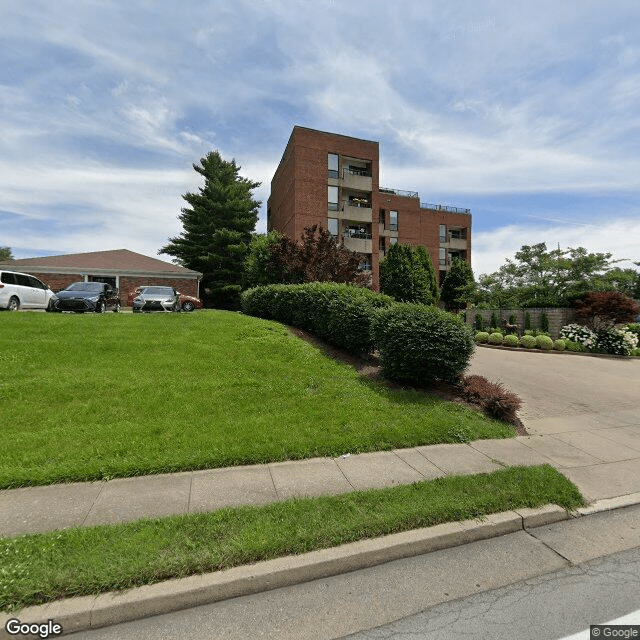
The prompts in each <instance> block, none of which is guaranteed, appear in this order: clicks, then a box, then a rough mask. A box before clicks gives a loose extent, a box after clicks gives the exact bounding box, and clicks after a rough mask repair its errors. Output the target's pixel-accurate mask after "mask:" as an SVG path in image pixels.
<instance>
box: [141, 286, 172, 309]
mask: <svg viewBox="0 0 640 640" xmlns="http://www.w3.org/2000/svg"><path fill="white" fill-rule="evenodd" d="M142 311H145V312H146V311H180V294H179V293H178V292H177V291H176V290H175V289H174V288H172V287H158V286H156V287H144V288H143V289H142V291H140V293H139V294H138V295H137V297H136V298H134V300H133V313H140V312H142Z"/></svg>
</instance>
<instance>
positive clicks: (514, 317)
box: [509, 313, 518, 324]
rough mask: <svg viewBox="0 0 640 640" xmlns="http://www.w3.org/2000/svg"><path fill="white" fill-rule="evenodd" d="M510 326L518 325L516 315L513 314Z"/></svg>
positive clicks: (510, 318)
mask: <svg viewBox="0 0 640 640" xmlns="http://www.w3.org/2000/svg"><path fill="white" fill-rule="evenodd" d="M509 324H518V319H517V318H516V314H515V313H512V314H511V315H510V316H509Z"/></svg>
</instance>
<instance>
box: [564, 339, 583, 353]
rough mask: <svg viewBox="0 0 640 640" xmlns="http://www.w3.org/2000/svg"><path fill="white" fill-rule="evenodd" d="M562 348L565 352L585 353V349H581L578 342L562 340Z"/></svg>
mask: <svg viewBox="0 0 640 640" xmlns="http://www.w3.org/2000/svg"><path fill="white" fill-rule="evenodd" d="M564 348H565V349H566V350H567V351H573V352H574V353H584V352H585V351H587V348H586V347H583V346H582V345H581V344H580V343H579V342H574V341H573V340H567V339H566V338H564Z"/></svg>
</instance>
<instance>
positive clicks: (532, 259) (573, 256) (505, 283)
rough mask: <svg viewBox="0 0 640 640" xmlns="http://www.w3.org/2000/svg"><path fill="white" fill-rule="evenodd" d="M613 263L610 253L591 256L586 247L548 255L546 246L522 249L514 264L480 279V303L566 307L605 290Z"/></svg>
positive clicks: (505, 265)
mask: <svg viewBox="0 0 640 640" xmlns="http://www.w3.org/2000/svg"><path fill="white" fill-rule="evenodd" d="M613 262H614V261H612V260H611V254H610V253H589V252H588V251H587V250H586V249H585V248H583V247H578V248H577V249H572V248H568V249H566V250H561V249H553V250H552V251H547V245H546V244H545V243H544V242H542V243H540V244H535V245H523V246H522V248H521V249H520V251H517V252H516V254H515V260H511V259H507V261H506V263H505V264H504V265H503V266H502V267H500V269H498V271H496V272H494V273H492V274H490V275H489V276H486V275H482V276H481V277H480V283H481V287H480V291H481V293H482V298H481V300H480V301H481V302H488V301H496V300H497V299H500V300H501V301H502V302H503V304H500V305H499V306H501V307H504V306H517V307H553V306H566V305H568V304H569V303H570V301H571V300H572V299H573V298H576V297H577V296H579V295H581V294H582V293H586V292H587V291H589V290H593V289H603V288H604V286H605V285H604V283H605V274H606V273H607V272H608V271H609V270H610V269H611V265H612V264H613Z"/></svg>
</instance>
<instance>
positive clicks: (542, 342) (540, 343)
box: [536, 336, 553, 351]
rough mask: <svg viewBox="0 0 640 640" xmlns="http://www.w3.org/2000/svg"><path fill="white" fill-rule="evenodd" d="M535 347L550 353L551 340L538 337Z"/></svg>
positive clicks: (545, 337) (547, 337)
mask: <svg viewBox="0 0 640 640" xmlns="http://www.w3.org/2000/svg"><path fill="white" fill-rule="evenodd" d="M536 347H538V349H544V350H545V351H550V350H551V349H553V340H552V339H551V338H550V337H549V336H538V337H537V338H536Z"/></svg>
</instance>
